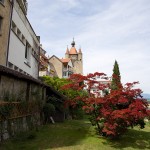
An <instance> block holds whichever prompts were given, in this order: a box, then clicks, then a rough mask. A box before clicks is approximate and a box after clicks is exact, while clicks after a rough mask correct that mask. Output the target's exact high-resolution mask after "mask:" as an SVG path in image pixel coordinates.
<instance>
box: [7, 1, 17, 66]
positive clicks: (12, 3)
mask: <svg viewBox="0 0 150 150" xmlns="http://www.w3.org/2000/svg"><path fill="white" fill-rule="evenodd" d="M14 2H15V0H11V2H10V3H11V4H10V5H11V12H10V20H9V21H10V22H9V34H8V42H7V53H6V67H7V66H8V55H9V45H10V33H11V24H12V15H13V8H14Z"/></svg>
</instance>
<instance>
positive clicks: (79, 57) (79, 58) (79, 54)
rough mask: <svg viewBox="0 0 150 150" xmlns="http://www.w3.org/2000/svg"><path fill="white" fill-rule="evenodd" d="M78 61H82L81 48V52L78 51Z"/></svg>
mask: <svg viewBox="0 0 150 150" xmlns="http://www.w3.org/2000/svg"><path fill="white" fill-rule="evenodd" d="M78 60H79V61H82V50H81V47H80V48H79V51H78Z"/></svg>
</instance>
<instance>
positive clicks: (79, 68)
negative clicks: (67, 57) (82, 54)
mask: <svg viewBox="0 0 150 150" xmlns="http://www.w3.org/2000/svg"><path fill="white" fill-rule="evenodd" d="M73 71H74V73H77V74H83V64H82V61H75V62H74V67H73Z"/></svg>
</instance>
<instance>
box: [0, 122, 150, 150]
mask: <svg viewBox="0 0 150 150" xmlns="http://www.w3.org/2000/svg"><path fill="white" fill-rule="evenodd" d="M51 149H52V150H101V149H102V150H113V149H128V150H132V149H150V123H148V124H147V126H146V128H145V129H143V130H139V129H137V128H136V129H134V130H133V129H130V130H129V132H128V133H127V134H126V135H124V136H123V137H122V138H121V139H119V140H117V141H111V140H107V139H105V138H103V137H100V136H98V135H96V134H95V130H94V128H93V127H92V126H91V124H90V123H89V122H88V121H85V120H84V121H83V120H82V121H77V120H72V121H66V122H64V123H56V124H54V125H52V124H50V125H46V126H43V127H40V129H39V132H31V133H26V134H22V135H21V137H16V138H15V139H13V140H9V141H6V142H4V143H3V144H1V145H0V150H51Z"/></svg>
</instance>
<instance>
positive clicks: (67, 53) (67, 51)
mask: <svg viewBox="0 0 150 150" xmlns="http://www.w3.org/2000/svg"><path fill="white" fill-rule="evenodd" d="M65 58H69V49H68V45H67V50H66V53H65Z"/></svg>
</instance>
